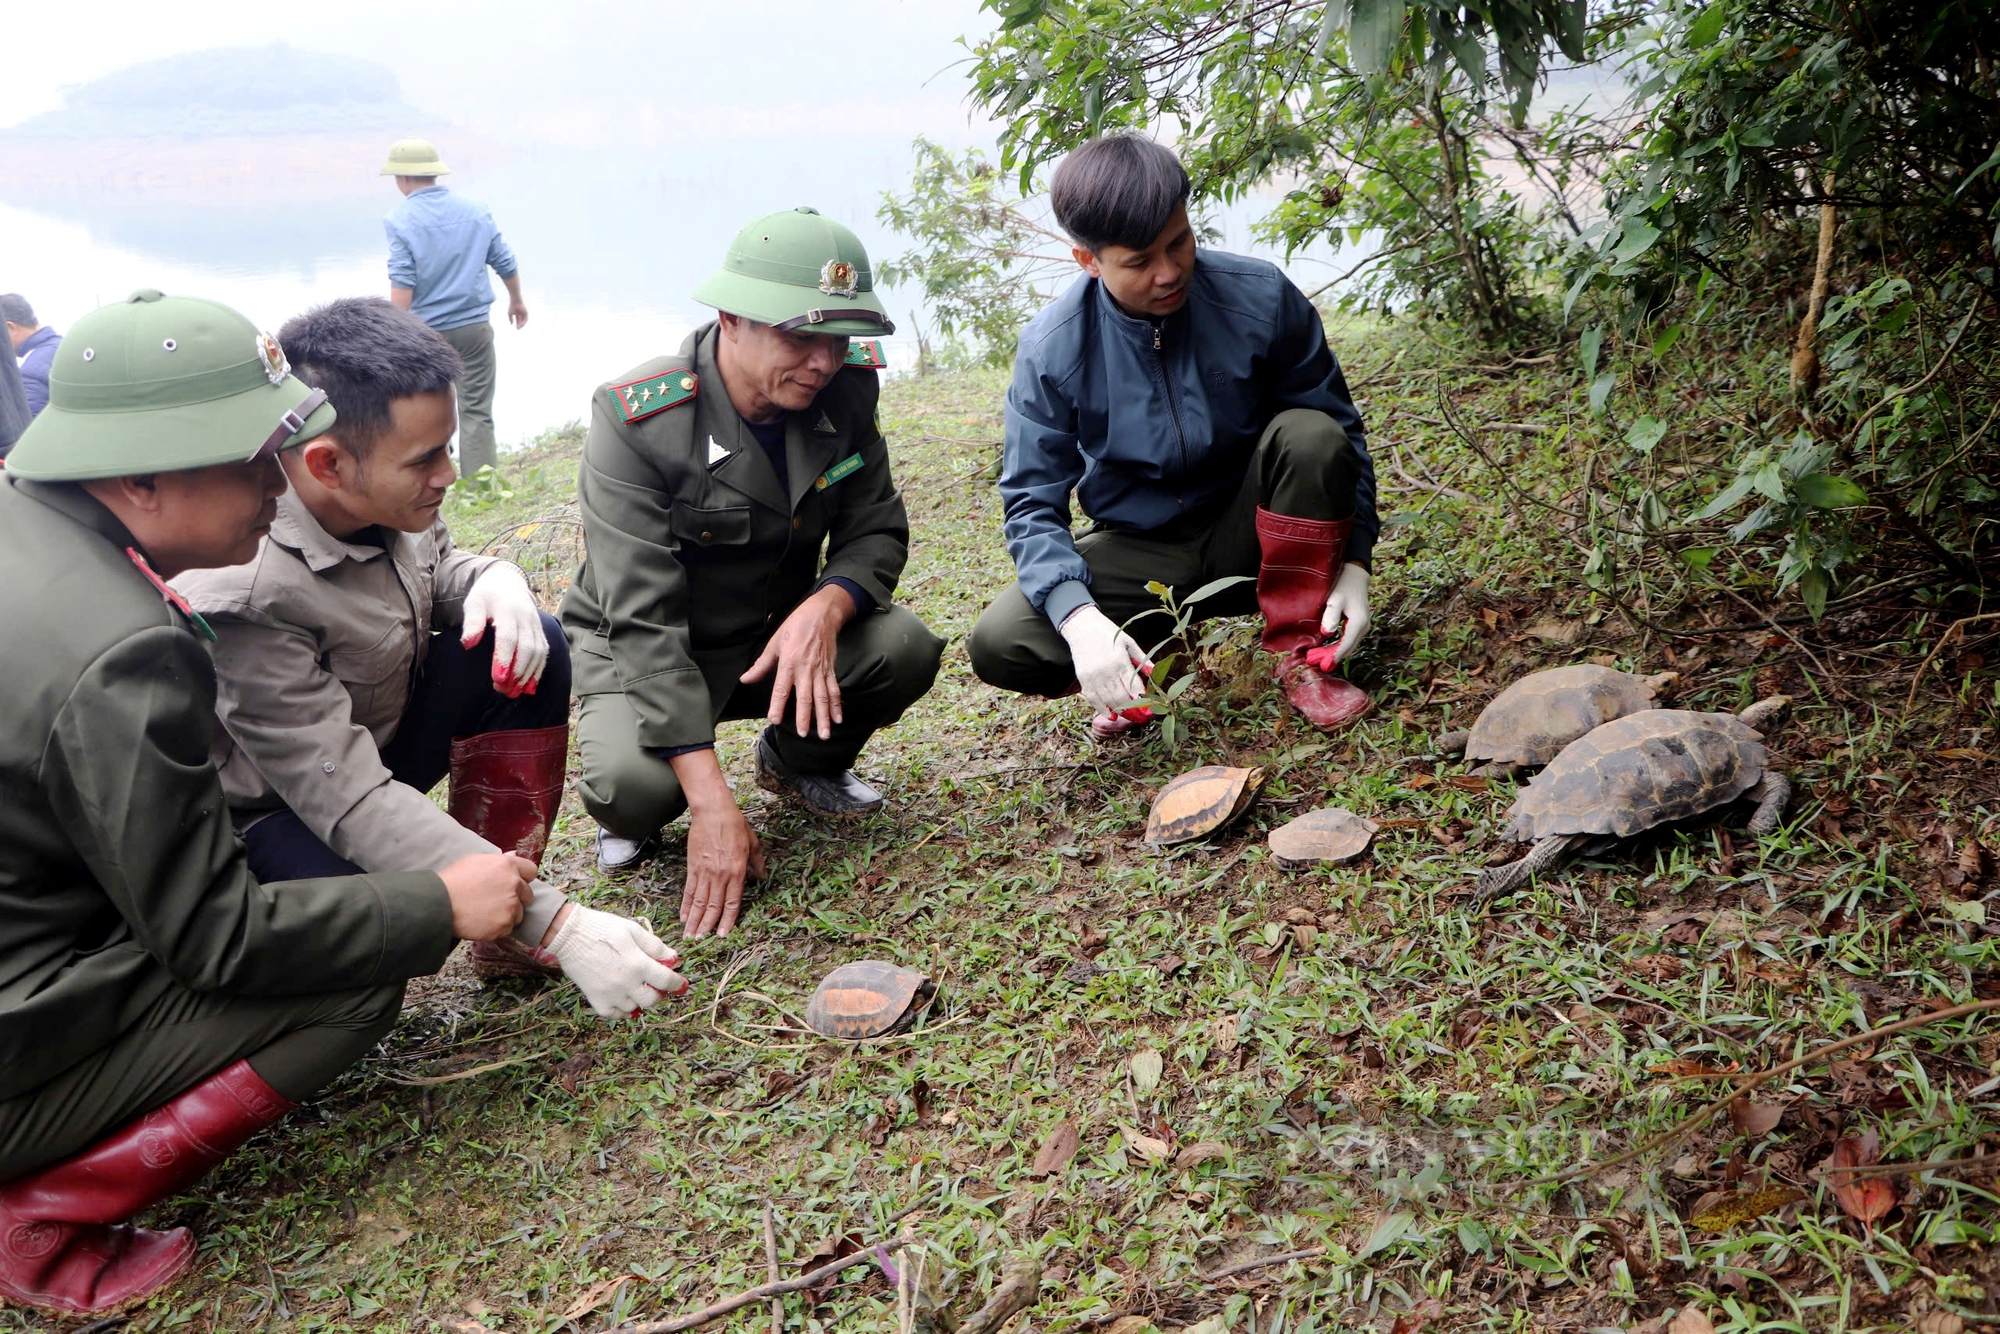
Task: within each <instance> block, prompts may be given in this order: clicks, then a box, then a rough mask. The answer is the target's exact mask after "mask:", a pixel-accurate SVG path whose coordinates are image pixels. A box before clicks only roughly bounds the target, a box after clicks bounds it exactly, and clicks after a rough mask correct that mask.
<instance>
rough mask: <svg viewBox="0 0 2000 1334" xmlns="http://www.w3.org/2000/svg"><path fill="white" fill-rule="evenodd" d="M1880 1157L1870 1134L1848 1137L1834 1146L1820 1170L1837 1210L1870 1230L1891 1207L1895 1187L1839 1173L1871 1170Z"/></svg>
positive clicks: (1876, 1141) (1878, 1146)
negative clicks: (1831, 1193) (1842, 1211)
mask: <svg viewBox="0 0 2000 1334" xmlns="http://www.w3.org/2000/svg"><path fill="white" fill-rule="evenodd" d="M1881 1157H1882V1141H1881V1138H1880V1137H1879V1136H1878V1135H1876V1133H1875V1132H1874V1131H1872V1130H1870V1131H1867V1132H1865V1133H1864V1134H1861V1135H1859V1136H1856V1135H1849V1136H1848V1137H1847V1138H1845V1139H1843V1140H1841V1141H1840V1143H1838V1144H1836V1145H1834V1146H1833V1152H1832V1153H1830V1154H1828V1155H1827V1159H1826V1166H1825V1169H1824V1172H1825V1176H1826V1183H1827V1185H1829V1186H1831V1187H1832V1188H1833V1198H1834V1199H1836V1200H1838V1201H1840V1207H1841V1208H1843V1209H1845V1210H1847V1212H1848V1213H1849V1214H1852V1215H1853V1216H1854V1217H1855V1218H1858V1219H1860V1220H1861V1222H1862V1223H1863V1224H1864V1225H1867V1226H1870V1227H1872V1226H1873V1225H1874V1223H1875V1220H1876V1219H1878V1218H1880V1217H1881V1216H1882V1215H1883V1214H1886V1213H1888V1212H1889V1210H1890V1209H1891V1208H1893V1207H1894V1206H1895V1203H1896V1189H1895V1187H1894V1186H1892V1185H1891V1184H1890V1183H1889V1182H1888V1181H1887V1180H1885V1179H1884V1178H1882V1177H1856V1176H1851V1175H1849V1174H1848V1173H1846V1172H1843V1171H1841V1170H1839V1169H1841V1168H1843V1167H1871V1166H1873V1165H1874V1164H1875V1163H1877V1162H1878V1161H1880V1160H1881Z"/></svg>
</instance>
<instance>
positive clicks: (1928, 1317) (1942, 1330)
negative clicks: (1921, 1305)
mask: <svg viewBox="0 0 2000 1334" xmlns="http://www.w3.org/2000/svg"><path fill="white" fill-rule="evenodd" d="M1917 1334H1965V1317H1964V1316H1961V1315H1958V1314H1956V1313H1955V1312H1951V1311H1926V1312H1925V1313H1924V1315H1923V1317H1922V1318H1921V1319H1920V1320H1918V1321H1917Z"/></svg>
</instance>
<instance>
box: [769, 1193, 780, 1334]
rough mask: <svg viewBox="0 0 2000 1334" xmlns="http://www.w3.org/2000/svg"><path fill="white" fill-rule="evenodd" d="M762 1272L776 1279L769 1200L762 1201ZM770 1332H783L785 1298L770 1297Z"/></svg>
mask: <svg viewBox="0 0 2000 1334" xmlns="http://www.w3.org/2000/svg"><path fill="white" fill-rule="evenodd" d="M764 1274H765V1277H767V1278H768V1279H769V1280H770V1281H771V1282H773V1283H776V1282H777V1281H778V1223H777V1220H776V1219H775V1218H774V1217H773V1216H772V1214H771V1202H770V1201H769V1200H766V1201H764ZM771 1334H785V1299H784V1298H783V1297H773V1298H772V1299H771Z"/></svg>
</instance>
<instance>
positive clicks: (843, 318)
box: [562, 208, 944, 937]
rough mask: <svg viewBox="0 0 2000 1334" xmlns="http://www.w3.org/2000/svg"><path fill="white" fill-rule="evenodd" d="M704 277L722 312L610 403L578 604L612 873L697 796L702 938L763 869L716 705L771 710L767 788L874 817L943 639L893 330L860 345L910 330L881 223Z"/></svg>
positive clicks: (571, 611)
mask: <svg viewBox="0 0 2000 1334" xmlns="http://www.w3.org/2000/svg"><path fill="white" fill-rule="evenodd" d="M694 295H695V300H697V301H700V302H701V303H703V304H704V305H708V306H713V307H715V309H716V310H717V311H718V312H720V315H719V318H718V319H717V320H716V321H715V322H714V323H711V324H707V325H704V326H702V327H701V328H699V329H697V330H695V331H694V333H692V334H690V335H689V336H688V339H687V341H686V342H685V343H683V344H682V346H681V350H680V352H679V353H678V354H677V355H675V356H671V357H660V358H656V359H654V360H652V361H649V362H646V363H645V364H644V365H641V366H639V367H636V368H635V369H633V370H632V371H631V372H629V373H628V374H626V375H623V376H621V377H619V379H618V380H616V381H614V382H612V383H610V384H607V385H605V386H603V387H602V388H600V389H599V390H598V392H597V393H596V395H595V396H594V397H593V399H592V403H591V426H590V434H589V437H588V438H587V440H586V441H585V443H584V451H583V466H582V469H581V473H580V476H579V478H578V482H577V494H578V499H579V501H580V502H581V505H582V510H583V528H584V540H585V545H586V552H587V554H586V556H585V560H584V564H583V568H582V569H581V570H580V571H579V572H578V574H577V577H576V582H575V583H574V584H573V585H572V586H571V588H570V590H569V593H568V594H567V595H566V596H565V597H564V599H563V604H562V621H563V628H564V630H565V632H566V633H567V635H568V637H569V641H570V648H571V650H572V655H573V663H572V672H573V681H574V688H575V691H576V693H577V695H578V696H580V697H581V700H582V709H581V714H580V717H579V719H578V722H577V742H578V749H579V752H580V757H581V760H582V769H583V772H582V776H581V778H580V780H579V781H578V784H577V787H578V791H579V793H580V794H581V796H582V797H583V803H584V807H585V808H586V809H587V810H588V811H589V812H590V813H591V815H592V816H593V817H594V818H595V819H596V820H597V822H598V825H599V833H598V843H597V846H598V863H599V866H600V869H602V870H604V871H605V872H606V873H608V874H618V873H622V872H624V871H628V870H630V869H632V868H633V867H635V866H636V865H638V864H639V863H640V862H641V861H643V860H644V859H645V858H646V857H647V856H648V855H650V853H651V851H652V850H653V848H654V846H655V845H656V842H657V838H658V834H659V831H660V830H661V829H662V828H663V827H664V826H665V825H666V824H667V823H668V822H669V821H671V820H673V819H674V818H675V817H676V816H678V815H679V814H680V813H681V812H682V811H683V810H685V811H688V812H689V816H690V821H689V827H688V858H687V862H688V869H687V884H686V888H685V890H684V892H683V894H682V898H681V924H682V926H683V928H684V929H685V930H686V932H687V934H688V935H690V936H693V937H699V936H702V935H705V934H707V933H708V932H709V931H716V932H718V933H720V934H727V933H728V932H729V930H730V929H731V927H732V926H733V925H734V924H735V920H736V914H737V909H738V906H739V904H740V902H741V899H742V893H743V882H744V879H745V877H746V875H761V874H762V869H763V857H762V853H761V851H760V849H759V846H758V842H757V836H756V834H755V833H753V832H752V831H751V829H750V826H749V824H748V822H747V821H746V820H745V819H744V817H743V812H742V810H741V809H740V808H739V807H738V806H737V804H736V799H735V796H734V794H733V793H731V791H730V789H729V784H728V783H727V781H726V780H725V779H724V778H723V776H722V768H721V765H720V764H719V763H718V762H717V760H716V757H715V726H716V724H717V723H718V722H720V721H721V720H723V719H725V718H756V717H762V718H764V719H765V721H766V723H767V726H766V727H765V728H764V732H763V735H762V737H761V738H760V739H759V741H758V743H757V760H756V763H757V781H758V783H759V784H760V785H761V786H763V787H765V788H768V789H770V790H772V791H776V792H781V793H784V794H786V795H788V796H790V797H791V798H793V799H795V800H797V801H799V802H801V803H802V804H804V805H805V806H806V807H807V808H808V809H810V810H812V811H813V812H814V813H816V814H819V815H823V816H829V817H835V818H842V817H851V816H856V815H862V814H866V813H867V812H869V811H873V810H875V809H877V808H878V807H880V806H881V804H882V797H881V794H879V793H878V792H876V791H875V790H874V789H872V788H870V787H869V786H868V785H867V784H865V783H863V782H862V781H861V780H860V779H858V778H856V777H855V776H854V774H853V773H852V772H850V766H852V765H853V763H854V761H855V758H856V757H857V756H858V755H859V754H860V753H861V748H862V747H863V746H864V745H865V744H866V743H867V741H868V738H869V737H870V736H871V735H872V734H873V733H874V732H875V731H877V730H878V729H880V728H882V727H886V726H888V725H889V724H890V723H893V722H894V721H895V720H896V719H897V718H899V717H901V716H902V714H903V711H904V710H905V709H906V708H908V707H909V706H910V705H911V704H912V703H913V702H915V701H916V700H917V699H919V698H920V697H922V695H923V694H924V692H925V691H927V690H929V689H930V686H931V682H932V681H933V680H934V679H935V678H936V676H937V667H938V658H939V655H940V654H941V653H942V652H943V649H944V645H943V642H942V641H941V640H939V639H938V638H937V636H935V635H933V634H932V633H931V632H930V631H929V630H928V629H927V628H925V626H924V624H923V622H922V621H919V620H918V619H917V618H916V616H915V615H914V614H912V613H911V612H910V611H909V610H908V609H907V608H904V607H897V606H893V605H892V604H891V602H890V598H891V596H892V595H893V594H894V592H895V589H896V580H897V578H898V576H899V575H900V574H901V573H902V570H903V563H904V561H905V560H906V559H907V557H908V555H909V518H908V516H907V515H906V514H905V512H904V509H903V499H902V497H901V496H900V495H899V494H897V491H896V485H895V482H894V480H893V479H892V478H891V477H890V475H889V453H888V447H887V446H886V445H885V444H884V442H883V440H882V432H881V430H880V429H879V427H878V426H877V424H876V420H875V403H876V397H877V394H878V392H879V387H878V385H877V383H876V376H875V370H876V369H877V368H879V367H880V366H881V365H882V354H881V347H880V345H879V343H875V342H865V341H850V340H851V339H856V338H857V336H865V335H869V334H882V333H891V332H894V327H895V326H894V325H892V324H891V323H890V322H889V318H888V316H887V314H886V313H885V312H884V311H883V309H882V303H881V301H880V300H879V299H878V298H877V297H876V295H875V292H874V276H873V273H872V271H871V270H870V268H869V264H868V255H867V253H866V252H865V251H864V250H863V249H862V247H861V243H860V241H859V240H857V239H856V238H855V236H854V233H853V232H851V231H849V230H848V229H847V228H845V227H843V226H841V225H840V224H839V223H836V222H834V221H832V220H831V219H828V218H825V217H822V216H820V214H819V213H817V212H816V211H814V210H812V209H809V208H801V209H794V210H792V211H790V212H785V213H774V214H771V215H770V216H768V217H763V218H759V219H757V220H756V221H755V222H752V223H751V224H750V225H749V226H748V227H745V228H744V229H743V231H742V232H741V233H739V234H738V236H737V237H736V240H735V241H734V242H733V243H732V244H731V245H730V247H729V253H728V256H727V257H726V258H725V260H724V261H723V266H722V269H721V271H720V272H718V273H716V274H715V275H713V276H712V277H710V278H709V279H708V280H707V281H706V282H705V283H703V284H702V285H701V286H700V287H699V288H698V289H696V291H695V294H694ZM822 547H824V548H825V559H824V561H822V559H821V549H822ZM788 714H789V715H790V716H789V718H788V717H787V715H788Z"/></svg>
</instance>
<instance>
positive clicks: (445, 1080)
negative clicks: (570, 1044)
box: [382, 1051, 548, 1087]
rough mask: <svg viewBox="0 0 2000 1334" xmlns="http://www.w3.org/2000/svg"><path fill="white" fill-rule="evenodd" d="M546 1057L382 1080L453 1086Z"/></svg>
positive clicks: (539, 1054)
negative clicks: (453, 1071) (438, 1073)
mask: <svg viewBox="0 0 2000 1334" xmlns="http://www.w3.org/2000/svg"><path fill="white" fill-rule="evenodd" d="M546 1055H548V1053H547V1052H545V1051H531V1052H529V1053H528V1054H527V1055H526V1056H510V1057H508V1058H507V1059H506V1060H504V1061H488V1062H487V1063H486V1064H484V1065H475V1066H473V1067H472V1068H471V1069H470V1070H459V1071H456V1072H455V1073H452V1074H449V1075H408V1076H405V1075H392V1074H390V1073H388V1072H387V1071H384V1072H383V1073H382V1078H384V1079H386V1080H388V1081H389V1082H390V1083H391V1084H408V1085H410V1086H412V1087H422V1086H424V1085H428V1084H452V1083H456V1082H457V1081H458V1080H461V1079H472V1078H475V1077H476V1076H479V1075H488V1074H492V1073H493V1072H494V1071H495V1070H505V1069H506V1068H507V1067H508V1066H510V1065H523V1064H526V1063H527V1062H529V1061H533V1060H537V1059H539V1058H541V1057H543V1056H546Z"/></svg>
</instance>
